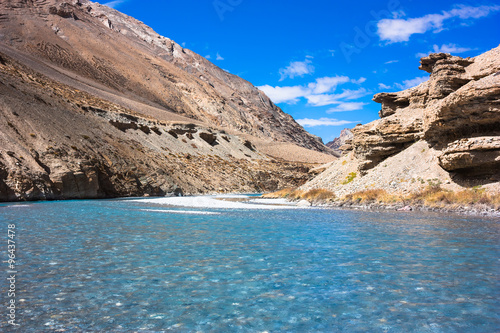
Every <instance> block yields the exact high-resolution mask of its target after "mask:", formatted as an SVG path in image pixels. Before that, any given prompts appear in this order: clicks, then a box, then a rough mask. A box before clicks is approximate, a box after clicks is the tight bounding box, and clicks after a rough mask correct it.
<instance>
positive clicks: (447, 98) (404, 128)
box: [304, 47, 500, 194]
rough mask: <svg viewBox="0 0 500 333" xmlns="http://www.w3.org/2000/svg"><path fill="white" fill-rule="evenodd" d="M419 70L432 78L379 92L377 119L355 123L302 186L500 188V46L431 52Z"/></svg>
mask: <svg viewBox="0 0 500 333" xmlns="http://www.w3.org/2000/svg"><path fill="white" fill-rule="evenodd" d="M420 69H422V70H424V71H426V72H429V73H430V76H429V80H428V81H426V82H424V83H421V84H420V85H418V86H417V87H414V88H411V89H407V90H404V91H401V92H395V93H379V94H376V95H375V96H374V98H373V100H374V101H376V102H379V103H381V104H382V108H381V111H380V113H379V115H380V117H381V119H379V120H375V121H373V122H371V123H369V124H366V125H358V126H356V127H355V128H354V129H353V130H352V132H353V135H354V136H353V138H352V139H351V140H350V142H349V143H348V144H347V145H344V146H343V147H342V150H343V156H342V158H341V159H340V160H338V161H335V162H333V163H332V166H331V167H330V168H328V169H326V170H325V172H324V173H323V174H320V175H318V176H317V178H316V179H314V180H312V181H311V182H309V183H308V184H306V185H305V186H304V188H306V189H308V188H314V187H323V188H327V189H330V190H333V191H334V192H336V193H337V194H341V193H342V194H346V193H352V192H353V191H360V190H364V189H369V188H377V187H381V188H384V189H386V190H389V191H391V192H397V191H402V192H407V191H416V190H419V189H420V188H421V187H422V186H423V185H424V186H425V185H427V184H428V183H429V182H433V183H435V182H439V183H442V184H444V185H443V186H445V187H447V188H450V189H459V188H464V187H472V186H478V185H480V186H483V187H484V188H488V189H491V190H492V191H500V185H499V182H500V147H499V145H500V141H499V140H500V47H497V48H495V49H492V50H491V51H488V52H486V53H484V54H482V55H479V56H477V57H475V58H466V59H463V58H460V57H456V56H452V55H450V54H445V53H438V54H431V55H429V56H427V57H424V58H422V59H421V66H420ZM416 147H417V148H416ZM402 156H404V158H402ZM416 159H420V160H419V163H416V161H417V160H416ZM422 159H423V160H425V163H424V164H422V163H420V162H421V160H422ZM396 164H398V165H396ZM354 174H355V175H356V176H355V177H353V176H352V175H354ZM349 175H351V176H350V177H349Z"/></svg>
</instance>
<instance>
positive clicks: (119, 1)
mask: <svg viewBox="0 0 500 333" xmlns="http://www.w3.org/2000/svg"><path fill="white" fill-rule="evenodd" d="M126 1H127V0H115V1H109V2H106V3H104V4H103V5H104V6H108V7H109V8H116V7H118V6H120V5H121V4H122V3H124V2H126Z"/></svg>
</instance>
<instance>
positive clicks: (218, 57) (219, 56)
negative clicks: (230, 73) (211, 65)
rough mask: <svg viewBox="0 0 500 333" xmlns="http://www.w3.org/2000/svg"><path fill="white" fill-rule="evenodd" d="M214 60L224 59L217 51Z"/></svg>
mask: <svg viewBox="0 0 500 333" xmlns="http://www.w3.org/2000/svg"><path fill="white" fill-rule="evenodd" d="M215 60H224V58H222V57H221V55H220V54H219V52H217V56H216V57H215Z"/></svg>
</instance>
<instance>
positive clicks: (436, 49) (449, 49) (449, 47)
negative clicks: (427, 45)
mask: <svg viewBox="0 0 500 333" xmlns="http://www.w3.org/2000/svg"><path fill="white" fill-rule="evenodd" d="M471 50H472V49H470V48H468V47H460V46H457V45H455V44H451V43H450V44H443V45H441V46H437V45H436V44H434V46H433V47H432V51H429V52H427V53H417V54H416V56H417V57H418V58H422V57H427V56H428V55H429V54H431V53H455V54H457V53H464V52H467V51H471Z"/></svg>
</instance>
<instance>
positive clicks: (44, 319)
mask: <svg viewBox="0 0 500 333" xmlns="http://www.w3.org/2000/svg"><path fill="white" fill-rule="evenodd" d="M221 199H222V200H221ZM246 199H252V200H253V201H244V200H246ZM269 202H271V203H273V204H271V205H270V204H266V203H269ZM0 222H1V224H0V227H1V228H2V232H3V234H4V237H2V238H3V239H4V241H2V242H1V243H0V244H1V245H0V250H1V252H0V253H1V255H2V258H3V259H2V261H5V260H7V259H8V256H7V255H8V250H7V239H8V238H7V235H8V226H9V225H11V226H12V225H15V242H16V252H15V255H16V258H15V259H16V261H15V267H14V268H15V271H16V274H15V277H16V281H15V297H9V296H8V293H9V288H10V287H11V286H10V285H9V282H8V281H7V278H8V277H9V275H8V270H9V268H8V267H7V263H5V262H2V265H3V267H2V269H1V274H2V275H1V276H0V277H1V281H3V282H1V283H0V293H1V296H0V300H1V301H2V306H1V307H0V308H1V309H2V310H0V316H1V317H0V331H14V330H17V331H19V332H43V331H51V332H52V331H57V330H59V331H91V332H93V331H110V332H131V331H144V332H158V331H168V332H196V331H199V332H265V331H267V332H312V331H313V332H495V331H498V330H499V329H500V283H499V273H500V263H499V260H500V256H499V254H500V242H499V240H500V221H498V220H495V219H487V218H485V219H481V218H471V217H463V216H447V215H443V214H434V213H422V212H376V211H355V210H340V209H315V208H296V207H294V206H291V205H288V204H286V203H284V202H282V201H279V200H278V201H262V200H259V199H255V198H251V197H246V196H232V197H223V198H216V197H183V198H162V199H135V200H131V199H121V200H82V201H53V202H38V203H22V204H0ZM11 299H14V300H15V304H16V309H15V323H16V324H19V326H18V327H17V328H16V329H14V327H13V326H12V325H10V324H9V323H8V320H9V318H8V311H9V310H8V309H7V305H8V302H9V301H10V300H11Z"/></svg>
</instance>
